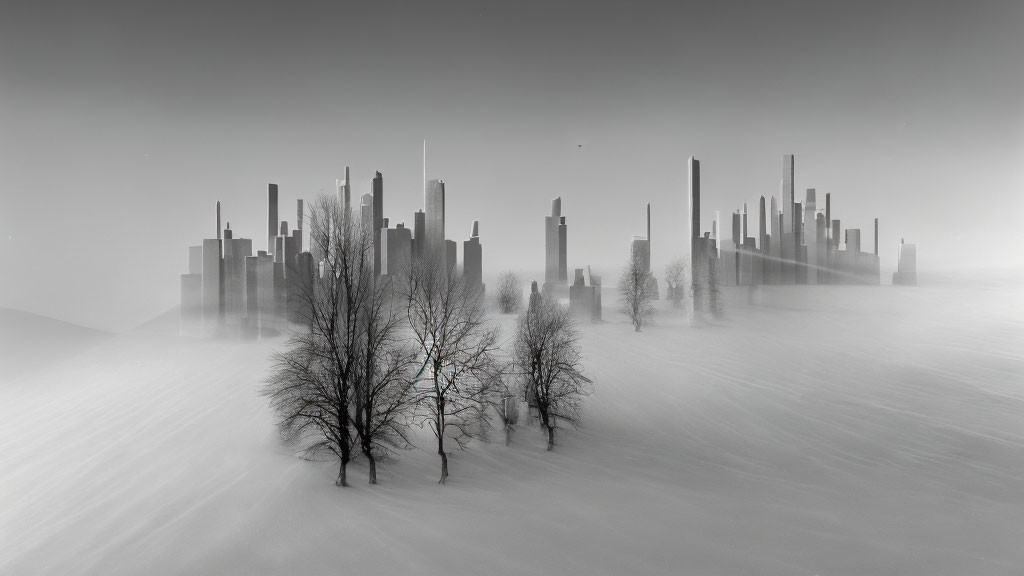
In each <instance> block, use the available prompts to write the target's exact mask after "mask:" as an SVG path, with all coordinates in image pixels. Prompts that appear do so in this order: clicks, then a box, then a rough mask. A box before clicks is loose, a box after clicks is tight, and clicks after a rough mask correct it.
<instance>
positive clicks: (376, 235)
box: [370, 172, 384, 276]
mask: <svg viewBox="0 0 1024 576" xmlns="http://www.w3.org/2000/svg"><path fill="white" fill-rule="evenodd" d="M370 194H371V195H372V196H373V230H372V232H371V235H372V237H373V273H374V274H376V275H377V276H380V271H381V267H380V245H381V241H380V230H381V228H384V176H382V175H381V173H380V172H377V174H376V175H375V176H374V177H373V183H372V184H370Z"/></svg>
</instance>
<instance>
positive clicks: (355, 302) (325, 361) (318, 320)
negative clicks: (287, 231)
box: [263, 196, 373, 486]
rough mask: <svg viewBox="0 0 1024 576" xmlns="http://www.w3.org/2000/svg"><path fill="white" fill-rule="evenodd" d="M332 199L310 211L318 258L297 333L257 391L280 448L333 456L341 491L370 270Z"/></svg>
mask: <svg viewBox="0 0 1024 576" xmlns="http://www.w3.org/2000/svg"><path fill="white" fill-rule="evenodd" d="M342 211H343V210H342V208H341V207H340V206H339V205H338V202H337V200H336V199H335V198H332V197H329V196H321V197H319V198H318V199H317V200H316V202H315V203H314V205H313V207H312V210H311V211H310V217H309V227H310V244H311V246H312V248H313V249H314V250H315V251H316V252H317V253H319V254H323V255H324V256H325V259H324V261H323V262H321V263H320V269H319V270H320V272H319V273H318V274H315V275H314V276H315V277H314V278H313V279H312V281H311V282H309V283H307V285H306V286H304V287H303V293H301V294H300V295H299V297H300V298H301V299H302V301H303V304H304V309H305V315H306V316H308V317H306V318H304V321H305V322H307V323H308V325H307V326H304V327H303V328H302V329H299V330H296V331H294V332H293V334H292V335H291V337H290V338H289V339H288V342H287V344H286V345H285V349H284V350H283V351H282V352H278V353H275V354H274V355H273V357H272V358H273V362H274V363H273V368H272V370H271V372H270V374H269V375H268V376H267V378H266V380H265V384H266V385H265V387H264V389H263V393H264V394H265V395H266V396H268V397H269V398H270V404H271V406H272V407H273V408H274V409H275V410H276V411H277V413H278V415H279V418H280V419H279V421H278V426H279V428H280V429H281V433H282V436H283V438H284V440H285V442H286V443H288V444H293V445H297V446H299V447H300V450H301V452H302V453H303V454H304V455H305V456H306V457H307V458H310V459H315V458H318V457H320V456H322V455H324V454H333V455H334V456H335V457H337V458H338V461H339V468H338V479H337V481H336V484H337V485H338V486H346V485H347V481H346V467H347V466H348V463H349V462H350V461H351V460H352V448H353V446H354V444H355V434H354V431H353V429H352V412H351V410H352V406H351V398H352V388H353V386H354V384H355V381H356V378H357V376H358V374H357V372H358V371H359V364H360V355H361V350H362V345H361V338H360V334H359V329H358V327H359V325H360V323H361V322H362V321H363V313H364V304H365V299H366V297H367V290H368V288H369V284H368V283H367V282H366V281H365V279H366V278H367V275H368V274H372V271H373V245H372V243H371V242H370V241H369V240H368V239H369V235H368V234H365V233H364V231H362V230H360V229H359V227H358V226H357V225H356V224H355V223H354V222H353V221H352V219H350V218H346V217H344V215H343V214H342Z"/></svg>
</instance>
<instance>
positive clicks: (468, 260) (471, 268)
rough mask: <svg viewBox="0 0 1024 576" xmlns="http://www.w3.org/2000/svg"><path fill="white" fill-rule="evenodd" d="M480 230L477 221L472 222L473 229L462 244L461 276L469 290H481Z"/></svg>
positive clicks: (481, 257)
mask: <svg viewBox="0 0 1024 576" xmlns="http://www.w3.org/2000/svg"><path fill="white" fill-rule="evenodd" d="M479 232H480V228H479V227H478V224H477V221H476V220H474V221H473V228H472V229H471V230H470V231H469V234H470V236H469V240H465V241H463V242H462V274H463V276H464V277H465V279H466V286H467V287H468V288H470V289H471V290H479V289H482V288H483V285H484V284H483V247H481V245H480V236H479Z"/></svg>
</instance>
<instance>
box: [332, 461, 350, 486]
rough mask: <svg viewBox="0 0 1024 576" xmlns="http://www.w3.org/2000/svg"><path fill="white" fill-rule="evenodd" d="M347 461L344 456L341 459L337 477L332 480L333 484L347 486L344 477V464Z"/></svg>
mask: <svg viewBox="0 0 1024 576" xmlns="http://www.w3.org/2000/svg"><path fill="white" fill-rule="evenodd" d="M347 464H348V462H346V461H345V459H344V458H342V459H341V465H340V466H339V467H338V479H337V480H336V481H335V482H334V485H335V486H348V481H347V480H346V479H345V466H346V465H347Z"/></svg>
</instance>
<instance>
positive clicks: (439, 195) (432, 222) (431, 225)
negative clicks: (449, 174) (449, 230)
mask: <svg viewBox="0 0 1024 576" xmlns="http://www.w3.org/2000/svg"><path fill="white" fill-rule="evenodd" d="M444 192H445V191H444V181H443V180H428V181H427V182H426V188H425V189H424V196H423V209H424V212H425V223H424V229H425V230H424V232H425V237H426V240H427V241H426V243H425V245H424V247H423V248H424V254H425V255H427V256H429V257H430V258H434V259H439V260H440V261H439V264H442V265H444V264H445V262H444V261H445V260H446V258H447V249H446V247H445V231H444Z"/></svg>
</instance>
